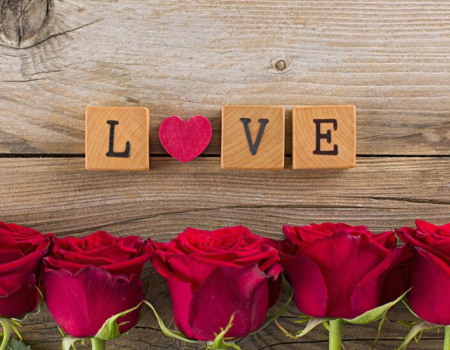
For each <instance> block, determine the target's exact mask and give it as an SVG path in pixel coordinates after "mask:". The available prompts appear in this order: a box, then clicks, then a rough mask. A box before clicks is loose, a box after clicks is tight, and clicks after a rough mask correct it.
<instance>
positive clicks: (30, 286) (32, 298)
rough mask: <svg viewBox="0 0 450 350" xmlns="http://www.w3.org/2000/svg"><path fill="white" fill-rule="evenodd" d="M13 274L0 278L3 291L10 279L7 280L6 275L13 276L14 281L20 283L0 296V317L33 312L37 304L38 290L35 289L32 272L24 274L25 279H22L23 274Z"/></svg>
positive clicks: (11, 316)
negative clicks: (11, 290)
mask: <svg viewBox="0 0 450 350" xmlns="http://www.w3.org/2000/svg"><path fill="white" fill-rule="evenodd" d="M14 276H16V277H14ZM14 276H6V277H3V278H0V284H1V285H2V288H1V289H2V290H3V291H2V292H4V291H5V286H6V284H10V282H11V281H12V280H9V281H8V279H9V278H8V277H12V278H13V277H14V281H15V282H17V283H20V284H19V285H17V286H16V288H13V292H10V293H7V294H6V295H1V296H0V317H5V318H18V317H21V316H23V315H25V314H28V313H30V312H33V311H34V310H35V309H36V308H37V306H38V302H39V292H38V290H37V289H36V276H35V275H34V274H30V275H26V276H25V278H26V279H25V280H23V277H24V276H19V277H18V278H17V276H18V274H16V275H14ZM10 287H12V286H10Z"/></svg>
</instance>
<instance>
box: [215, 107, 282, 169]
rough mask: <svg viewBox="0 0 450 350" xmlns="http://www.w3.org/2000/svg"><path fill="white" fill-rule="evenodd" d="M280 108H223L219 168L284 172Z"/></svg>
mask: <svg viewBox="0 0 450 350" xmlns="http://www.w3.org/2000/svg"><path fill="white" fill-rule="evenodd" d="M284 122H285V112H284V107H281V106H254V105H253V106H223V107H222V153H221V166H222V169H266V170H282V169H284V154H285V153H284V139H285V127H284Z"/></svg>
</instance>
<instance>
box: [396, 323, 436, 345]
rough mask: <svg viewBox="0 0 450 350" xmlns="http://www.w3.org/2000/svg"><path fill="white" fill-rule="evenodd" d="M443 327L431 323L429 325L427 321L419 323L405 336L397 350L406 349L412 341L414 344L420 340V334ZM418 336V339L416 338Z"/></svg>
mask: <svg viewBox="0 0 450 350" xmlns="http://www.w3.org/2000/svg"><path fill="white" fill-rule="evenodd" d="M441 327H444V326H439V325H436V324H433V323H429V322H427V321H423V322H420V323H418V324H416V325H414V326H413V327H412V328H411V330H410V331H409V333H408V335H407V336H406V338H405V340H404V341H403V343H402V345H400V347H398V348H397V350H404V349H406V348H407V347H408V344H409V343H410V342H411V341H412V340H413V339H414V340H415V341H416V342H418V341H419V340H420V337H421V336H422V332H423V331H425V330H428V329H436V328H441ZM417 335H419V337H417Z"/></svg>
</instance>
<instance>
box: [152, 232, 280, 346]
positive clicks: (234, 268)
mask: <svg viewBox="0 0 450 350" xmlns="http://www.w3.org/2000/svg"><path fill="white" fill-rule="evenodd" d="M149 243H150V244H151V246H152V248H153V252H152V255H151V262H152V263H153V265H154V266H155V268H156V270H157V271H158V272H159V273H160V274H161V275H162V276H163V277H165V278H166V280H167V283H168V287H169V291H170V295H171V298H172V304H173V313H174V319H175V325H176V326H177V328H178V329H179V330H180V331H182V332H183V333H184V334H185V335H186V336H187V337H188V338H190V339H196V340H201V341H211V340H213V339H214V338H215V335H216V334H218V333H220V332H221V329H225V328H226V327H227V325H229V323H230V320H231V318H232V316H233V315H234V320H233V322H232V324H233V325H232V327H231V329H230V330H229V331H228V332H227V333H226V338H239V337H243V336H246V335H248V334H249V333H251V332H253V331H256V330H258V329H259V328H260V327H261V326H262V325H263V324H264V320H265V318H266V314H267V311H268V309H269V308H270V307H271V306H273V304H274V303H275V302H276V300H277V298H278V295H279V293H280V287H281V285H280V281H281V279H280V277H281V276H280V274H281V272H282V267H281V264H280V263H279V260H280V258H279V253H278V251H277V249H275V248H273V247H272V246H271V244H273V243H271V241H270V240H269V239H267V238H264V237H261V236H257V235H254V234H252V233H251V232H250V230H249V229H247V228H245V227H242V226H237V227H228V228H223V229H219V230H216V231H202V230H197V229H194V228H187V229H186V230H185V231H184V232H183V233H180V234H179V235H178V237H177V238H175V239H174V240H172V241H171V242H169V243H156V242H151V241H149Z"/></svg>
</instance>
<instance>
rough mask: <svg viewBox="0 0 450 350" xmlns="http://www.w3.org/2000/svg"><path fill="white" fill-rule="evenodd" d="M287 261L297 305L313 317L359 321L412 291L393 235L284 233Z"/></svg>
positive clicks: (327, 228)
mask: <svg viewBox="0 0 450 350" xmlns="http://www.w3.org/2000/svg"><path fill="white" fill-rule="evenodd" d="M283 232H284V235H285V236H286V240H285V241H283V242H281V248H280V249H281V251H282V254H281V258H282V261H283V265H284V266H285V267H286V273H287V275H288V278H289V280H290V281H291V283H292V286H293V288H294V302H295V304H296V305H297V307H298V309H299V310H300V311H301V312H302V313H303V314H306V315H308V316H315V317H331V318H350V319H351V318H355V317H357V316H359V315H362V314H363V313H365V312H366V311H369V310H371V309H374V308H376V307H378V306H381V305H383V304H385V303H387V302H390V301H393V300H395V299H396V298H397V297H399V296H400V295H401V293H403V292H404V291H405V290H406V281H405V278H404V276H403V273H402V271H401V270H400V267H399V264H400V262H402V261H403V260H405V259H406V258H407V256H408V252H407V251H406V250H405V249H403V248H396V238H395V234H394V232H392V231H389V232H385V233H382V234H378V235H377V234H374V233H372V232H370V231H368V230H367V228H366V227H362V226H349V225H346V224H342V223H339V224H332V223H325V224H321V225H316V224H312V225H311V226H302V227H291V226H284V227H283Z"/></svg>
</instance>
